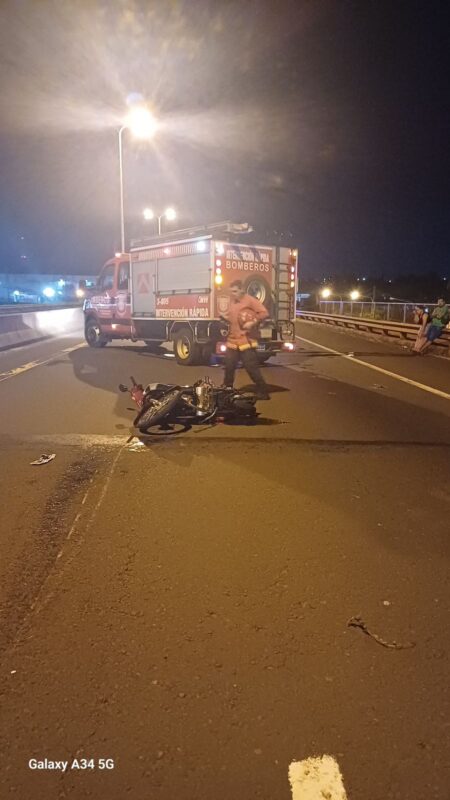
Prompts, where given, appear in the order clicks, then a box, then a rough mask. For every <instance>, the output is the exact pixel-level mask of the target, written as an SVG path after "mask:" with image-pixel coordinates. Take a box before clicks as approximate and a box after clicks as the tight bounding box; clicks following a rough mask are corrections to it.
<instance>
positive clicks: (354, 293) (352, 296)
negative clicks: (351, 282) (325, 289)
mask: <svg viewBox="0 0 450 800" xmlns="http://www.w3.org/2000/svg"><path fill="white" fill-rule="evenodd" d="M359 296H360V295H359V292H358V289H353V291H352V292H350V300H358V298H359Z"/></svg>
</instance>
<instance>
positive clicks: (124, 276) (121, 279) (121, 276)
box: [113, 260, 131, 336]
mask: <svg viewBox="0 0 450 800" xmlns="http://www.w3.org/2000/svg"><path fill="white" fill-rule="evenodd" d="M116 287H117V288H116V292H115V307H114V314H113V316H114V325H115V328H114V330H115V333H116V335H118V336H119V335H122V336H129V335H130V333H131V294H130V262H129V260H127V261H119V263H118V265H117V284H116Z"/></svg>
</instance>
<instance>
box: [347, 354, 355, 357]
mask: <svg viewBox="0 0 450 800" xmlns="http://www.w3.org/2000/svg"><path fill="white" fill-rule="evenodd" d="M347 355H348V357H349V358H354V357H355V354H354V353H347Z"/></svg>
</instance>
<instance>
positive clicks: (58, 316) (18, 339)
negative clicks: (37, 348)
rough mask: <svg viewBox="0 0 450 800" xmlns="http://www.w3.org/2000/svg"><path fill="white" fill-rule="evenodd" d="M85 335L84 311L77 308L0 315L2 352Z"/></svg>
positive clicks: (0, 348)
mask: <svg viewBox="0 0 450 800" xmlns="http://www.w3.org/2000/svg"><path fill="white" fill-rule="evenodd" d="M82 333H83V311H82V309H81V308H80V307H77V308H61V309H52V310H50V311H29V312H24V313H17V314H5V315H3V316H2V315H0V350H7V349H9V348H12V347H17V346H18V345H21V344H29V343H31V342H37V341H40V340H43V339H49V338H52V337H55V336H65V335H76V334H80V335H82Z"/></svg>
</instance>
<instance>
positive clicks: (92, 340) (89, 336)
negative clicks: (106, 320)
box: [84, 318, 108, 347]
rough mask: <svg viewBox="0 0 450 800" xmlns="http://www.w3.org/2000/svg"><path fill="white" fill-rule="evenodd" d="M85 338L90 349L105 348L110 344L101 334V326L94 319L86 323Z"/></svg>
mask: <svg viewBox="0 0 450 800" xmlns="http://www.w3.org/2000/svg"><path fill="white" fill-rule="evenodd" d="M84 338H85V339H86V341H87V343H88V345H89V347H105V345H107V344H108V339H106V337H105V336H103V334H102V333H101V332H100V326H99V324H98V322H97V320H95V319H93V318H91V319H88V320H87V321H86V325H85V326H84Z"/></svg>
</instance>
